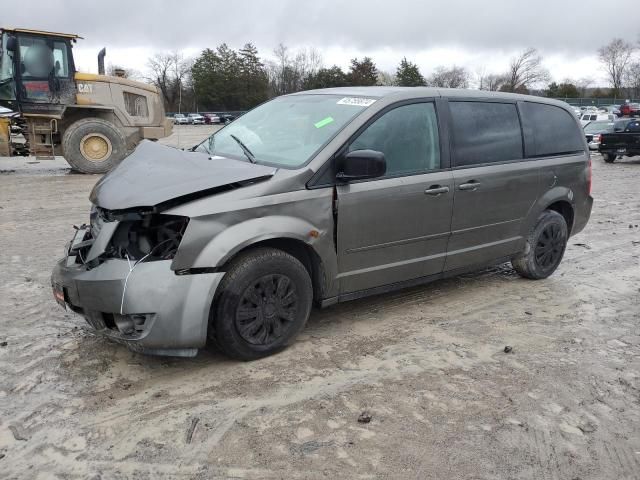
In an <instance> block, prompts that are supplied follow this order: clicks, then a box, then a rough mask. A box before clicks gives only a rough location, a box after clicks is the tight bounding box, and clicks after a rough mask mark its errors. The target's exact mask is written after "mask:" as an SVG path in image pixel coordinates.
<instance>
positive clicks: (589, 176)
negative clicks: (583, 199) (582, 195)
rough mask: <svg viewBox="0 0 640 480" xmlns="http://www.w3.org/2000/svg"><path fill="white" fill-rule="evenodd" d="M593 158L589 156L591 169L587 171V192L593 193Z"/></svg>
mask: <svg viewBox="0 0 640 480" xmlns="http://www.w3.org/2000/svg"><path fill="white" fill-rule="evenodd" d="M591 176H592V172H591V158H589V171H588V173H587V193H588V194H589V195H591Z"/></svg>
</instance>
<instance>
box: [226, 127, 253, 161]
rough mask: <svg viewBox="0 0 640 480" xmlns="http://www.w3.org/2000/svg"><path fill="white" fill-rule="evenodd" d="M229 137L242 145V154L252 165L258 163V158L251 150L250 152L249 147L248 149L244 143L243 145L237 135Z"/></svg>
mask: <svg viewBox="0 0 640 480" xmlns="http://www.w3.org/2000/svg"><path fill="white" fill-rule="evenodd" d="M229 136H230V137H231V138H233V139H234V140H235V141H236V143H237V144H238V145H240V148H241V149H242V152H243V153H244V156H245V157H247V158H248V159H249V161H250V162H251V163H256V157H255V155H254V154H253V152H251V150H249V147H247V146H246V145H245V144H244V143H242V140H240V139H239V138H238V137H236V136H235V135H233V134H231V135H229Z"/></svg>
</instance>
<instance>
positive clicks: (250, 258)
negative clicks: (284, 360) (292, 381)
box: [208, 248, 313, 360]
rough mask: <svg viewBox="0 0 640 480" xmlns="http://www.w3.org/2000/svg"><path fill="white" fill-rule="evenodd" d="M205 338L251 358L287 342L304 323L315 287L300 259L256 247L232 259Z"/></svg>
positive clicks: (235, 354) (233, 353)
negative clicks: (207, 336) (207, 337)
mask: <svg viewBox="0 0 640 480" xmlns="http://www.w3.org/2000/svg"><path fill="white" fill-rule="evenodd" d="M218 292H219V294H217V295H216V299H215V300H214V307H213V309H212V319H211V322H210V324H209V332H208V335H209V338H210V339H211V340H212V341H213V343H214V344H215V345H217V346H218V348H219V349H220V350H222V351H223V352H224V353H226V354H227V355H228V356H230V357H232V358H236V359H238V360H254V359H257V358H261V357H266V356H268V355H272V354H273V353H276V352H278V351H280V350H282V349H283V348H284V347H286V346H287V345H288V344H289V343H290V342H291V341H292V340H293V339H294V338H295V337H296V336H297V335H298V333H300V331H301V330H302V329H303V328H304V326H305V324H306V323H307V319H308V318H309V313H310V311H311V303H312V299H313V288H312V284H311V278H310V277H309V273H308V272H307V269H306V268H305V267H304V265H302V263H300V261H299V260H298V259H296V258H295V257H293V256H291V255H289V254H288V253H285V252H283V251H281V250H277V249H275V248H259V249H256V250H252V251H249V252H247V253H245V254H241V255H240V257H238V258H237V259H235V260H234V261H233V262H232V263H231V265H230V267H229V269H228V270H227V273H226V275H225V276H224V278H223V279H222V282H221V283H220V286H219V287H218Z"/></svg>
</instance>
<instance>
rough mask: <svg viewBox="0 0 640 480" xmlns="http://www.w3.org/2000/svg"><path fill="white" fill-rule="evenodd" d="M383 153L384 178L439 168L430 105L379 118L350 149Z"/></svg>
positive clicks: (408, 107)
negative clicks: (384, 163)
mask: <svg viewBox="0 0 640 480" xmlns="http://www.w3.org/2000/svg"><path fill="white" fill-rule="evenodd" d="M354 150H376V151H378V152H382V153H384V156H385V160H386V162H387V173H386V175H385V176H398V175H407V174H412V173H420V172H424V171H428V170H437V169H439V168H440V142H439V136H438V121H437V117H436V112H435V107H434V104H433V103H414V104H410V105H403V106H401V107H397V108H394V109H393V110H390V111H389V112H387V113H385V114H384V115H382V116H381V117H380V118H378V119H377V120H376V121H374V122H373V123H372V124H371V125H369V126H368V127H367V129H366V130H365V131H364V132H362V133H361V134H360V135H359V136H358V138H356V139H355V140H354V141H353V142H352V143H351V145H350V146H349V152H352V151H354Z"/></svg>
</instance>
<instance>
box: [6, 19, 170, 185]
mask: <svg viewBox="0 0 640 480" xmlns="http://www.w3.org/2000/svg"><path fill="white" fill-rule="evenodd" d="M80 38H82V37H79V36H77V35H72V34H66V33H54V32H43V31H37V30H26V29H17V28H14V29H9V28H3V29H0V39H1V42H0V106H2V107H5V108H6V109H9V110H11V111H12V112H14V113H13V114H6V113H5V114H3V117H2V118H0V156H2V155H36V156H38V157H53V156H54V155H63V156H64V158H65V159H66V160H67V162H69V165H71V167H72V168H73V169H75V170H78V171H80V172H83V173H104V172H107V171H109V170H110V169H111V168H113V167H114V166H115V165H116V164H118V163H119V162H120V161H121V160H122V159H123V158H124V157H126V156H127V155H128V154H129V153H130V152H131V151H132V150H133V149H134V148H135V146H136V145H137V144H138V142H140V141H141V140H142V139H145V138H146V139H150V140H157V139H159V138H162V137H166V136H167V135H169V134H170V133H171V129H172V123H171V122H170V121H169V120H168V119H167V118H166V116H165V112H164V107H163V103H162V97H161V95H160V92H159V90H158V89H157V88H156V87H154V86H152V85H148V84H145V83H142V82H137V81H133V80H129V79H127V78H123V77H119V76H113V77H112V76H107V75H105V74H104V56H105V53H106V51H105V49H102V50H101V52H100V54H99V55H98V72H99V73H98V75H96V74H90V73H79V72H76V69H75V64H74V61H73V52H72V46H73V44H74V43H75V42H76V41H77V40H78V39H80Z"/></svg>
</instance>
